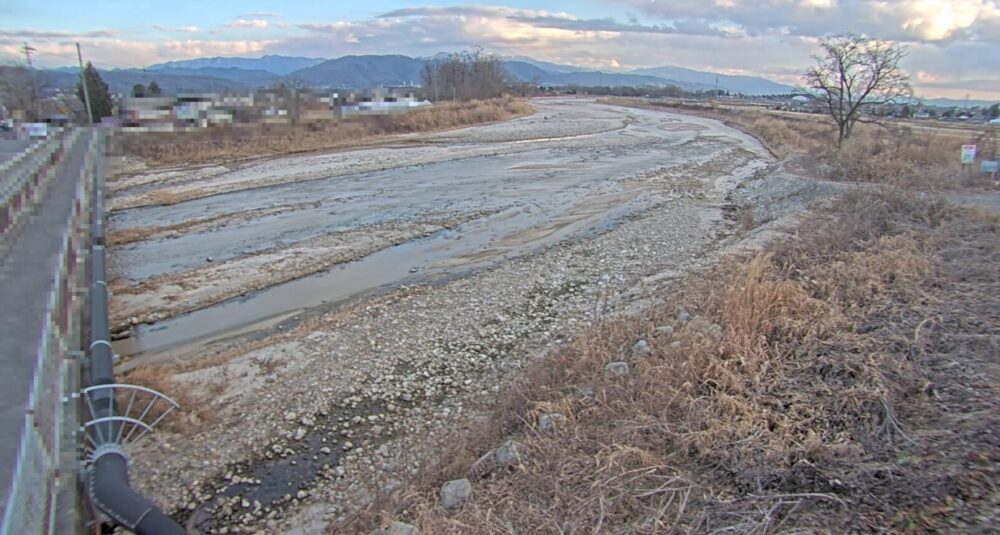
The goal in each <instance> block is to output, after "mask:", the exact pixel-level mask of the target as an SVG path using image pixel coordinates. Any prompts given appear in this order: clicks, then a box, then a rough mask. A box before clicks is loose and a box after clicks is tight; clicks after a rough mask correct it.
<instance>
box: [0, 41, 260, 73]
mask: <svg viewBox="0 0 1000 535" xmlns="http://www.w3.org/2000/svg"><path fill="white" fill-rule="evenodd" d="M275 44H277V41H275V40H257V41H254V40H235V41H234V40H226V41H213V40H200V39H184V40H166V41H157V42H153V41H126V40H122V39H96V40H91V41H87V42H82V43H81V45H82V47H83V55H84V59H85V60H90V61H93V62H94V64H95V65H97V66H99V67H101V68H111V67H137V66H141V65H150V64H153V63H160V62H163V61H170V60H178V59H190V58H197V57H204V56H247V55H260V54H262V53H264V52H265V51H267V50H268V47H271V46H274V45H275ZM32 46H33V47H35V49H36V54H35V55H36V57H37V58H38V60H39V63H40V64H41V65H43V66H47V65H67V64H75V63H76V44H75V43H73V42H68V41H59V42H55V41H49V42H41V43H33V44H32ZM20 53H21V52H20V43H0V57H11V58H14V57H18V55H19V54H20Z"/></svg>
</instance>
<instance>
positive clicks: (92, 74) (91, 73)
mask: <svg viewBox="0 0 1000 535" xmlns="http://www.w3.org/2000/svg"><path fill="white" fill-rule="evenodd" d="M83 78H84V80H86V81H87V92H88V93H89V94H90V112H91V113H92V114H93V116H94V122H97V121H100V120H101V118H102V117H110V116H111V115H112V102H111V93H110V92H108V84H106V83H105V82H104V80H103V79H101V75H100V74H99V73H98V72H97V69H96V68H94V64H93V63H91V62H89V61H88V62H87V66H86V67H85V68H84V69H83ZM76 96H77V97H79V98H80V102H83V103H84V105H85V106H86V104H87V100H86V99H85V98H84V97H85V95H84V93H83V85H82V84H81V83H80V82H77V83H76Z"/></svg>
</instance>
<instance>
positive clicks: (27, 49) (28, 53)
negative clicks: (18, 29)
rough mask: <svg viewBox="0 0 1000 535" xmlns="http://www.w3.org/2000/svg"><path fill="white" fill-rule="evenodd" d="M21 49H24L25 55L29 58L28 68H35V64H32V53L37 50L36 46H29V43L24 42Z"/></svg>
mask: <svg viewBox="0 0 1000 535" xmlns="http://www.w3.org/2000/svg"><path fill="white" fill-rule="evenodd" d="M21 50H23V51H24V57H25V59H27V60H28V68H29V69H32V70H34V66H32V65H31V53H32V52H35V51H37V49H36V48H35V47H32V46H28V43H24V44H23V45H22V46H21Z"/></svg>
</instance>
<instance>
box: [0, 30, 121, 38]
mask: <svg viewBox="0 0 1000 535" xmlns="http://www.w3.org/2000/svg"><path fill="white" fill-rule="evenodd" d="M118 34H119V32H116V31H114V30H95V31H91V32H62V31H35V30H0V37H10V38H15V39H43V40H49V39H90V38H94V37H115V36H117V35H118Z"/></svg>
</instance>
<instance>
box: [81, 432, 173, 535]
mask: <svg viewBox="0 0 1000 535" xmlns="http://www.w3.org/2000/svg"><path fill="white" fill-rule="evenodd" d="M87 490H88V493H89V494H90V499H91V500H92V501H93V502H94V505H96V506H97V507H98V508H99V509H100V510H101V511H103V512H104V513H105V514H107V515H108V516H110V517H111V518H112V519H113V520H114V521H115V522H117V523H119V524H121V525H122V526H125V527H126V528H128V529H130V530H132V531H134V532H135V533H136V534H137V535H187V532H186V531H185V530H184V528H182V527H180V525H178V524H177V523H176V522H174V520H173V519H172V518H170V517H169V516H167V515H165V514H163V512H161V511H160V510H159V509H157V508H156V506H155V505H153V503H152V502H150V501H149V500H148V499H146V498H145V497H143V496H142V495H141V494H139V493H137V492H136V491H134V490H132V487H130V486H129V483H128V460H127V459H126V458H125V456H124V455H123V454H121V453H117V452H107V453H105V454H104V455H101V456H100V457H98V458H97V459H96V460H95V461H94V462H93V464H92V465H91V467H90V470H88V472H87Z"/></svg>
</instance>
